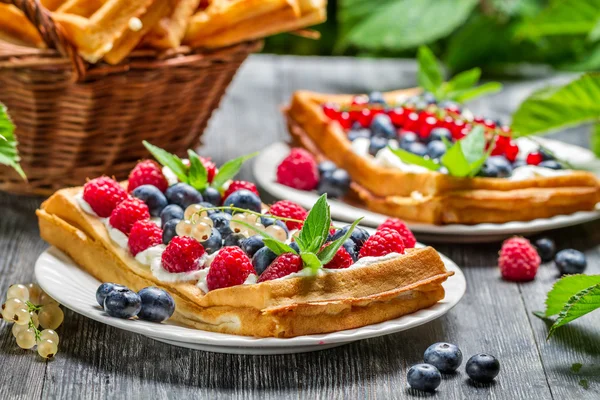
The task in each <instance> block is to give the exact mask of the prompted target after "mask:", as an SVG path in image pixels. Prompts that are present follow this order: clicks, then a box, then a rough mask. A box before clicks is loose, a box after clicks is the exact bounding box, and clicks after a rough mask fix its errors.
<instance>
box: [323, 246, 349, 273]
mask: <svg viewBox="0 0 600 400" xmlns="http://www.w3.org/2000/svg"><path fill="white" fill-rule="evenodd" d="M327 246H329V244H328V245H327ZM327 246H325V247H327ZM353 263H354V260H353V259H352V256H351V255H350V253H348V251H347V250H346V249H345V248H344V246H342V247H340V248H339V249H338V251H337V253H335V256H333V258H332V259H331V261H329V262H328V263H327V264H325V266H324V267H325V268H329V269H344V268H348V267H349V266H351V265H352V264H353Z"/></svg>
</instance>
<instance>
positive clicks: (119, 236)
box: [105, 219, 129, 249]
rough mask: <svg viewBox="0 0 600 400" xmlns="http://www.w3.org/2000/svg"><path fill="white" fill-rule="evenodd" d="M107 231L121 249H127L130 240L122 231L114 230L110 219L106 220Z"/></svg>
mask: <svg viewBox="0 0 600 400" xmlns="http://www.w3.org/2000/svg"><path fill="white" fill-rule="evenodd" d="M105 222H106V230H107V231H108V236H110V238H111V239H112V241H113V242H115V243H116V244H117V245H118V246H119V247H120V248H122V249H127V248H128V247H127V246H128V242H129V238H128V237H127V235H126V234H124V233H123V232H121V231H120V230H118V229H116V228H113V226H112V225H111V224H110V222H109V221H108V219H106V221H105Z"/></svg>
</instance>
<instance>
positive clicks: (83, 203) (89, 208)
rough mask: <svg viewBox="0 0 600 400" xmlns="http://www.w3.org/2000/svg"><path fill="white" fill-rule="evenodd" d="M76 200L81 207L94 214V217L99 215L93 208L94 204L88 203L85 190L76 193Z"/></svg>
mask: <svg viewBox="0 0 600 400" xmlns="http://www.w3.org/2000/svg"><path fill="white" fill-rule="evenodd" d="M75 201H76V202H77V204H78V205H79V207H81V209H82V210H83V211H85V212H86V213H88V214H90V215H93V216H94V217H98V214H96V212H95V211H94V210H93V209H92V206H90V203H88V202H87V201H85V200H84V199H83V191H81V192H79V193H77V194H76V195H75Z"/></svg>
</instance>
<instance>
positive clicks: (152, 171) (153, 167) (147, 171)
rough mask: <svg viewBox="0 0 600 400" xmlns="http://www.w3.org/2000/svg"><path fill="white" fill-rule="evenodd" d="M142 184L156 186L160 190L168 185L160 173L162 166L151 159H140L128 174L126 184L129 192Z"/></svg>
mask: <svg viewBox="0 0 600 400" xmlns="http://www.w3.org/2000/svg"><path fill="white" fill-rule="evenodd" d="M142 185H152V186H156V187H157V188H158V189H159V190H160V191H161V192H164V191H165V190H167V187H169V183H168V182H167V178H165V176H164V175H163V173H162V168H161V167H160V165H158V164H157V163H155V162H154V161H152V160H143V161H140V162H139V163H137V165H136V166H135V167H134V168H133V169H132V170H131V173H130V174H129V184H128V186H127V190H128V191H129V192H132V191H133V190H134V189H135V188H136V187H138V186H142Z"/></svg>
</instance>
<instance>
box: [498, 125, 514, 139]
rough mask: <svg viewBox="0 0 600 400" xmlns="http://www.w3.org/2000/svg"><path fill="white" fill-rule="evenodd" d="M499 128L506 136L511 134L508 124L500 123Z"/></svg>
mask: <svg viewBox="0 0 600 400" xmlns="http://www.w3.org/2000/svg"><path fill="white" fill-rule="evenodd" d="M500 130H501V131H502V133H504V134H505V135H506V136H512V131H511V130H510V126H508V125H502V127H501V128H500Z"/></svg>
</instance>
